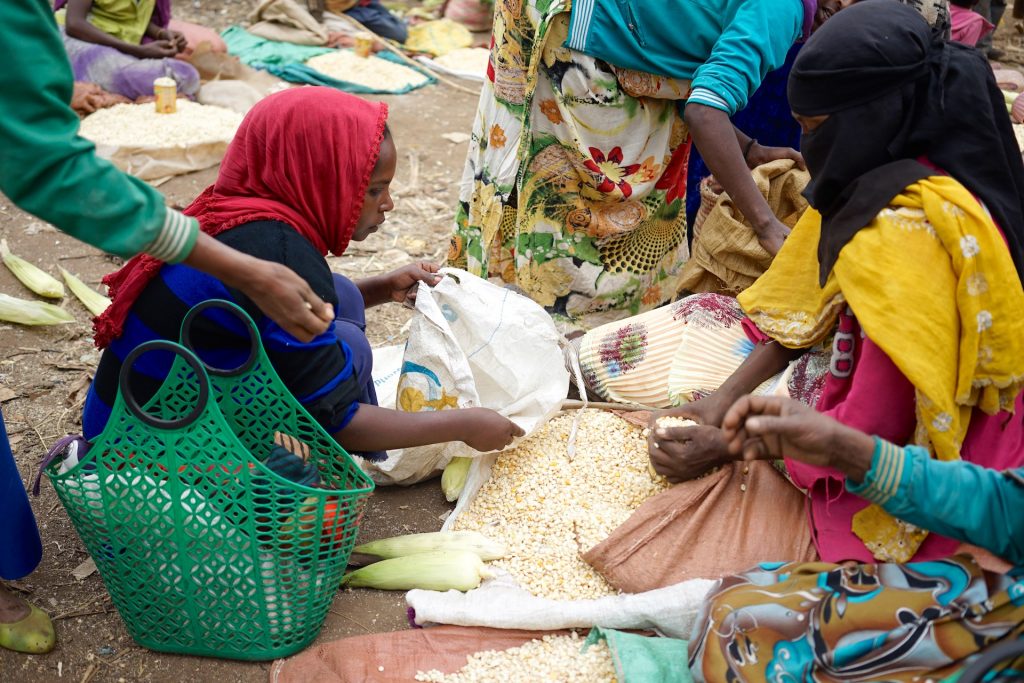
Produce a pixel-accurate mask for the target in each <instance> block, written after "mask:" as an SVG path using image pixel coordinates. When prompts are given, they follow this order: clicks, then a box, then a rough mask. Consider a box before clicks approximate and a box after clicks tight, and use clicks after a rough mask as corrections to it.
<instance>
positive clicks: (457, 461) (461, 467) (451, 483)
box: [441, 458, 473, 503]
mask: <svg viewBox="0 0 1024 683" xmlns="http://www.w3.org/2000/svg"><path fill="white" fill-rule="evenodd" d="M472 464H473V458H452V461H451V462H450V463H448V465H447V467H445V468H444V472H442V473H441V490H442V491H444V497H445V498H446V499H447V500H448V502H449V503H454V502H455V501H456V500H458V499H459V496H461V495H462V489H464V488H466V477H468V476H469V466H470V465H472Z"/></svg>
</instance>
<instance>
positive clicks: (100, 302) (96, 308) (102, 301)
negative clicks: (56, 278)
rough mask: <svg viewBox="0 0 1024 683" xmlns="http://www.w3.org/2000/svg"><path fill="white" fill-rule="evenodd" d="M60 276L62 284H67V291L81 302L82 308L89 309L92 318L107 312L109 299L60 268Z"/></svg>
mask: <svg viewBox="0 0 1024 683" xmlns="http://www.w3.org/2000/svg"><path fill="white" fill-rule="evenodd" d="M58 268H60V266H58ZM60 274H61V277H63V278H64V282H66V283H68V289H70V290H71V293H72V294H74V295H75V297H77V298H78V300H79V301H81V302H82V305H83V306H85V307H86V308H87V309H89V312H90V313H92V314H93V316H98V315H100V314H101V313H103V311H105V310H107V306H109V305H110V299H108V298H107V297H105V296H103V295H102V294H100V293H99V292H97V291H96V290H94V289H92V288H91V287H89V285H87V284H85V283H84V282H82V281H81V280H79V279H78V278H77V277H75V276H74V275H72V274H71V273H69V272H68V271H66V270H64V269H63V268H60Z"/></svg>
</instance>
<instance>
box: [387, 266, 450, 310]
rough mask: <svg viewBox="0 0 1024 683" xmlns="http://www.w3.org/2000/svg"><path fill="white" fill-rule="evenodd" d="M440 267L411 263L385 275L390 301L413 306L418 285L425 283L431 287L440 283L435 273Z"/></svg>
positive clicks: (438, 276) (439, 277)
mask: <svg viewBox="0 0 1024 683" xmlns="http://www.w3.org/2000/svg"><path fill="white" fill-rule="evenodd" d="M439 270H441V268H440V266H438V265H437V264H434V263H430V262H428V261H420V262H419V263H411V264H409V265H407V266H404V267H402V268H399V269H398V270H395V271H392V272H390V273H388V274H387V275H385V276H384V277H385V278H386V279H387V287H388V290H389V291H388V294H389V296H390V298H391V300H392V301H395V302H397V303H400V304H402V303H405V304H409V305H413V304H415V303H416V291H417V290H418V289H419V283H421V282H426V283H427V285H428V286H430V287H433V286H434V285H436V284H437V283H438V282H440V281H441V276H440V275H438V274H437V272H438V271H439Z"/></svg>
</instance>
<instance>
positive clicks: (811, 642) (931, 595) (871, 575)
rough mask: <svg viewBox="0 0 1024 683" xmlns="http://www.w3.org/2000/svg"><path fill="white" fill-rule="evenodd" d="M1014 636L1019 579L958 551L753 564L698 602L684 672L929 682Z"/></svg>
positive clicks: (714, 677)
mask: <svg viewBox="0 0 1024 683" xmlns="http://www.w3.org/2000/svg"><path fill="white" fill-rule="evenodd" d="M1021 635H1024V581H1020V580H1015V579H1013V578H1011V577H1009V576H1001V575H997V574H990V573H986V572H984V571H982V569H981V568H980V567H979V566H978V564H977V563H976V562H975V561H974V560H973V559H972V558H970V557H969V556H958V557H954V558H950V559H947V560H940V561H936V562H921V563H916V564H908V565H896V564H879V565H868V564H855V563H848V564H844V565H836V564H826V563H791V564H785V563H771V564H761V565H760V566H759V567H757V568H756V569H753V570H751V571H749V572H746V573H744V574H740V575H737V576H731V577H728V578H726V579H723V580H722V582H721V584H720V585H719V586H718V587H717V588H716V589H714V590H712V592H711V593H710V594H709V595H708V598H707V601H706V602H705V605H704V608H703V611H702V614H701V616H700V618H699V619H698V621H697V626H696V628H695V629H694V634H693V637H692V638H691V639H690V669H691V671H692V673H693V676H694V680H696V681H698V682H703V681H734V682H735V683H754V682H761V681H772V682H778V683H783V682H789V681H801V682H803V683H816V682H819V681H820V682H825V681H830V682H831V681H881V680H884V681H924V680H938V679H941V678H942V677H944V676H948V675H950V674H952V673H954V672H956V671H958V670H960V669H961V668H962V667H963V666H964V663H965V660H968V659H969V658H970V657H972V656H973V655H976V654H978V653H979V652H981V651H982V650H984V649H985V648H987V647H989V646H991V645H994V644H996V643H998V642H1001V641H1005V640H1011V639H1014V638H1017V637H1020V636H1021ZM1022 663H1024V662H1017V663H1016V667H1015V668H1016V669H1018V670H1019V669H1020V665H1021V664H1022Z"/></svg>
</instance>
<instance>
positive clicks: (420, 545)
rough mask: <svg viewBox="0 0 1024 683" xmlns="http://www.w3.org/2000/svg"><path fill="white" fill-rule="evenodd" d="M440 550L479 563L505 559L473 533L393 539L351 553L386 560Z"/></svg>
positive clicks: (495, 546) (501, 550) (493, 544)
mask: <svg viewBox="0 0 1024 683" xmlns="http://www.w3.org/2000/svg"><path fill="white" fill-rule="evenodd" d="M442 550H462V551H466V552H471V553H474V554H476V555H477V556H478V557H479V558H480V559H482V560H500V559H501V558H503V557H505V546H504V545H502V544H501V543H497V542H495V541H492V540H490V539H489V538H487V537H486V536H484V535H483V534H481V533H479V532H476V531H436V532H433V533H427V534H409V535H407V536H394V537H392V538H384V539H381V540H379V541H370V542H369V543H363V544H362V545H357V546H356V547H355V548H354V550H353V552H357V553H362V554H364V555H375V556H377V557H383V558H385V559H390V558H392V557H405V556H407V555H417V554H419V553H428V552H435V551H442Z"/></svg>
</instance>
